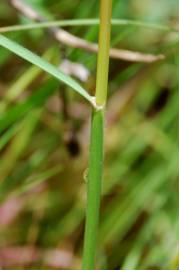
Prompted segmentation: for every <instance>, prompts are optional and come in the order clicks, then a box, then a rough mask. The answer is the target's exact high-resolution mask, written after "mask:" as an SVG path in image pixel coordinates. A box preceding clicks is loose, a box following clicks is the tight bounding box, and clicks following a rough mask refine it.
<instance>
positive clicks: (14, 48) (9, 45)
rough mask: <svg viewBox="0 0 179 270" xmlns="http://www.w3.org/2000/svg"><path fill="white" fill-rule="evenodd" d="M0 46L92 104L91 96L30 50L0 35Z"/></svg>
mask: <svg viewBox="0 0 179 270" xmlns="http://www.w3.org/2000/svg"><path fill="white" fill-rule="evenodd" d="M0 45H1V46H2V47H4V48H6V49H8V50H9V51H11V52H13V53H14V54H16V55H18V56H20V57H21V58H23V59H24V60H26V61H28V62H30V63H32V64H34V65H36V66H38V67H40V68H41V69H42V70H44V71H46V72H47V73H49V74H50V75H52V76H53V77H55V78H56V79H57V80H59V81H62V82H63V83H65V84H66V85H68V86H70V87H71V88H72V89H73V90H75V91H76V92H77V93H79V94H80V95H81V96H83V97H84V98H85V99H86V100H88V101H89V102H90V103H91V104H93V99H92V96H90V95H89V94H88V93H87V91H86V90H85V89H84V88H83V87H82V86H81V85H80V84H78V83H77V82H76V81H75V80H73V79H72V78H71V77H70V76H67V75H65V74H64V73H62V72H61V71H60V70H58V68H56V67H55V66H53V65H52V64H50V63H49V62H47V61H45V60H44V59H42V58H41V57H40V56H38V55H37V54H35V53H33V52H31V51H30V50H28V49H26V48H24V47H23V46H21V45H19V44H18V43H16V42H14V41H12V40H10V39H9V38H7V37H5V36H3V35H0Z"/></svg>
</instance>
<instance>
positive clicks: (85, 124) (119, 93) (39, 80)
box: [0, 0, 179, 270]
mask: <svg viewBox="0 0 179 270" xmlns="http://www.w3.org/2000/svg"><path fill="white" fill-rule="evenodd" d="M24 2H25V1H24ZM28 3H29V4H30V5H31V4H32V6H33V7H34V8H36V10H38V12H39V13H41V15H43V16H46V18H48V19H49V20H50V21H59V25H60V21H61V22H62V21H66V20H70V23H69V25H68V27H67V28H66V30H67V31H69V32H70V33H72V34H75V35H76V36H79V37H80V38H83V39H86V40H88V41H92V42H97V34H98V27H97V26H96V25H93V23H92V22H93V21H91V20H90V24H89V25H86V26H85V27H84V25H81V24H82V21H80V22H78V20H79V19H85V20H86V19H89V18H97V16H98V12H99V6H98V3H97V1H95V0H91V1H88V0H83V1H80V0H74V1H71V0H60V1H50V0H49V1H48V0H47V1H34V0H33V1H30V0H29V1H28ZM178 9H179V7H178V2H177V1H176V0H175V1H174V0H173V1H168V0H166V1H158V2H157V1H155V2H154V1H138V0H132V1H124V0H121V1H118V0H114V8H113V18H114V19H124V20H125V19H126V20H127V21H128V24H126V25H122V24H121V25H120V26H119V25H115V26H113V27H112V46H115V47H116V48H123V49H129V50H132V51H141V52H143V53H146V54H147V53H152V54H160V53H165V54H166V56H167V57H166V59H164V60H163V61H160V62H158V63H156V64H155V63H153V64H142V63H140V64H139V63H137V62H136V63H132V62H124V61H122V60H111V61H110V74H109V94H108V97H109V100H108V104H107V110H106V117H107V120H106V122H105V133H106V136H105V140H104V143H105V161H104V163H105V166H104V181H103V185H102V203H101V215H100V228H99V241H98V242H99V246H98V254H97V269H100V270H106V269H107V270H116V269H122V270H152V269H155V270H165V269H167V270H168V269H169V270H177V269H178V267H179V266H178V265H179V263H178V254H179V250H178V239H179V224H178V204H179V200H178V192H179V186H178V177H179V169H178V168H179V166H178V163H179V149H178V147H179V143H178V139H179V127H178V116H179V106H178V100H179V92H178V85H179V77H178V70H179V52H178V33H174V32H173V30H174V29H176V28H177V22H178V14H179V13H178V11H179V10H178ZM17 14H18V12H17V11H16V10H15V9H14V8H12V7H11V6H10V5H9V4H7V1H5V0H2V1H0V23H1V26H3V27H4V26H13V25H18V26H19V27H21V26H24V27H27V25H28V23H30V24H31V23H34V22H32V21H30V20H27V19H25V18H24V16H22V15H18V16H17ZM73 19H74V21H73ZM130 21H131V23H129V22H130ZM135 21H140V22H141V21H142V22H144V21H145V23H146V24H147V25H149V26H151V25H153V26H157V25H158V26H163V25H164V26H165V27H164V28H162V27H161V28H160V27H156V28H155V27H154V28H155V29H154V28H149V27H144V25H141V26H140V27H139V25H134V23H132V22H135ZM77 22H78V25H77ZM83 22H84V21H83ZM66 23H67V21H66ZM95 23H96V21H95ZM75 24H76V26H75ZM136 24H137V23H136ZM29 27H30V26H29ZM61 27H62V28H63V26H61ZM12 40H14V41H12ZM1 44H2V45H6V47H8V49H10V47H9V45H12V47H11V49H13V52H14V53H15V54H19V53H20V54H21V53H22V52H25V54H23V55H21V56H23V58H24V57H25V58H26V60H28V61H30V62H31V63H32V61H33V63H32V66H30V65H28V64H27V63H26V62H25V61H21V60H20V58H19V57H16V56H14V54H12V53H11V52H10V51H9V50H6V49H4V48H3V47H1V48H0V55H1V57H0V97H1V100H0V179H1V182H0V201H1V205H0V211H1V209H2V207H5V206H6V205H11V204H7V203H10V202H11V200H13V206H14V208H13V210H9V212H7V210H6V211H5V212H0V244H1V245H0V260H1V258H5V256H1V255H2V253H1V252H2V249H3V250H4V249H5V248H7V247H13V248H19V246H20V247H22V248H24V249H25V247H35V248H37V249H38V251H40V252H41V251H42V254H40V258H38V260H37V261H35V262H34V263H27V262H26V263H22V262H20V263H19V264H14V263H12V264H11V266H10V265H9V266H7V264H6V265H4V266H3V265H2V268H3V269H7V270H9V269H14V270H16V269H43V270H45V269H60V268H62V266H59V265H58V266H56V267H55V266H54V265H52V264H49V262H47V257H48V256H47V253H46V252H48V251H49V249H50V250H53V249H54V250H55V251H57V250H58V251H61V250H62V251H64V250H65V251H67V252H69V253H70V255H72V257H71V259H69V261H68V258H67V257H65V256H64V257H63V258H65V262H66V263H67V264H68V266H67V267H66V268H64V269H72V270H77V269H81V258H82V247H83V234H84V221H85V205H86V197H85V194H86V183H85V181H84V180H83V174H84V172H85V171H86V168H88V147H89V145H88V141H89V140H88V139H89V104H88V103H86V102H83V100H82V99H80V97H79V96H78V95H76V94H75V92H74V91H71V90H70V88H74V84H73V82H72V81H71V79H69V80H67V81H66V76H65V77H64V75H62V74H61V72H59V70H58V69H57V68H55V66H58V65H60V63H61V62H62V61H63V59H68V60H70V61H75V62H78V63H83V65H84V66H85V67H87V68H88V70H89V72H90V76H89V78H88V80H87V81H85V82H83V87H82V86H79V85H81V83H79V84H78V83H76V82H75V89H76V91H81V89H89V92H91V93H93V94H94V89H95V80H96V78H95V74H96V72H95V68H96V55H92V54H91V53H88V52H86V51H84V50H83V49H80V48H79V49H72V48H70V47H68V46H62V45H61V44H60V46H59V44H57V42H56V41H54V40H53V39H52V38H51V36H50V35H49V33H48V31H46V30H45V29H43V30H41V31H37V30H35V29H32V30H27V29H26V31H22V32H21V31H18V32H16V33H15V32H12V33H9V34H8V38H5V37H4V36H1ZM17 44H23V48H22V46H20V45H17ZM19 46H20V47H19ZM27 47H28V49H29V50H30V54H29V51H26V49H25V51H24V48H27ZM19 48H20V51H19ZM57 50H58V51H59V53H58V54H57V53H56V52H57ZM32 51H33V52H34V53H35V55H36V54H37V55H43V59H46V61H45V62H44V60H42V57H40V58H39V57H37V56H34V54H32V53H31V52H32ZM31 56H33V57H31ZM34 57H35V58H34ZM27 58H28V59H27ZM39 60H40V63H39ZM47 62H48V63H47ZM49 62H51V63H52V66H53V67H52V66H51V65H50V69H49ZM38 66H40V68H39V67H38ZM44 66H45V71H47V72H46V73H44V72H42V71H41V68H44ZM49 70H50V73H51V74H49ZM54 73H55V77H56V76H58V78H57V79H56V78H54ZM49 75H50V78H49ZM51 75H52V77H51ZM61 79H63V80H65V83H66V84H62V83H61ZM59 80H60V82H59ZM69 83H70V85H69ZM82 94H84V95H85V96H86V95H87V99H88V97H89V101H91V95H88V94H87V92H86V91H85V92H84V90H82ZM65 104H67V105H65ZM95 131H96V129H95ZM96 132H97V131H96ZM3 209H5V208H3ZM6 209H7V208H6ZM18 209H19V210H18ZM16 211H17V212H16ZM4 213H6V214H7V213H8V214H9V213H10V216H11V217H12V220H9V221H8V220H7V219H5V218H7V216H4ZM13 214H14V215H15V216H14V217H13ZM5 222H6V223H5ZM17 251H18V250H16V252H17ZM14 254H15V253H14ZM16 254H17V253H16ZM35 254H36V255H37V254H38V252H37V250H36V253H35ZM8 258H10V257H8ZM11 258H12V257H11ZM21 258H22V256H21ZM58 258H61V257H58ZM10 261H11V260H10V259H8V263H9V262H10ZM53 261H54V262H56V261H55V258H54V257H53ZM11 262H12V261H11ZM0 264H2V261H1V262H0ZM62 269H63V268H62Z"/></svg>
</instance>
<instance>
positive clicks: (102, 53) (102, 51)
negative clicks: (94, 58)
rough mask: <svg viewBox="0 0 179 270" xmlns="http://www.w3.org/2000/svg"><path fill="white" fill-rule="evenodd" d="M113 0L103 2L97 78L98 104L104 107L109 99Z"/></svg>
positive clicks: (103, 0) (102, 0)
mask: <svg viewBox="0 0 179 270" xmlns="http://www.w3.org/2000/svg"><path fill="white" fill-rule="evenodd" d="M111 10H112V0H101V8H100V33H99V53H98V63H97V78H96V103H97V105H100V106H104V105H105V103H106V98H107V86H108V83H107V82H108V70H109V49H110V34H111Z"/></svg>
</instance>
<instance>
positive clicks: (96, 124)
mask: <svg viewBox="0 0 179 270" xmlns="http://www.w3.org/2000/svg"><path fill="white" fill-rule="evenodd" d="M111 10H112V0H101V2H100V32H99V53H98V62H97V79H96V94H95V99H96V106H97V109H94V108H93V111H92V118H91V139H90V157H89V174H88V183H87V208H86V226H85V238H84V251H83V265H82V269H83V270H94V268H95V255H96V246H97V236H98V223H99V213H100V198H101V183H102V174H103V150H104V146H103V140H104V120H105V119H104V111H105V104H106V98H107V86H108V72H109V49H110V32H111Z"/></svg>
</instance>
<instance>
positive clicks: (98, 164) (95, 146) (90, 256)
mask: <svg viewBox="0 0 179 270" xmlns="http://www.w3.org/2000/svg"><path fill="white" fill-rule="evenodd" d="M103 118H104V114H103V111H102V110H100V111H93V113H92V119H91V141H90V158H89V173H88V184H87V190H88V192H87V210H86V228H85V239H84V251H83V268H82V269H83V270H93V269H94V265H95V253H96V244H97V231H98V220H99V209H100V195H101V180H102V171H103Z"/></svg>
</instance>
